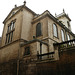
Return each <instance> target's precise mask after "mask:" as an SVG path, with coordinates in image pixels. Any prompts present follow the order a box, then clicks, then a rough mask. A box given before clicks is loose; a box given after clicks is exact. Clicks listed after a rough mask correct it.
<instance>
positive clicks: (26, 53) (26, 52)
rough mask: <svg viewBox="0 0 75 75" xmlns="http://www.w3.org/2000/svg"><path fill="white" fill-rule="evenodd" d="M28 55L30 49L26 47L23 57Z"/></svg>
mask: <svg viewBox="0 0 75 75" xmlns="http://www.w3.org/2000/svg"><path fill="white" fill-rule="evenodd" d="M29 54H30V47H26V48H25V52H24V55H29Z"/></svg>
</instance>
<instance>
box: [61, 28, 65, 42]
mask: <svg viewBox="0 0 75 75" xmlns="http://www.w3.org/2000/svg"><path fill="white" fill-rule="evenodd" d="M62 31H63V38H64V40H63V38H62ZM61 39H62V41H65V33H64V30H63V29H61Z"/></svg>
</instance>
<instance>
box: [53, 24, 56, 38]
mask: <svg viewBox="0 0 75 75" xmlns="http://www.w3.org/2000/svg"><path fill="white" fill-rule="evenodd" d="M53 33H54V36H55V37H57V26H56V24H53Z"/></svg>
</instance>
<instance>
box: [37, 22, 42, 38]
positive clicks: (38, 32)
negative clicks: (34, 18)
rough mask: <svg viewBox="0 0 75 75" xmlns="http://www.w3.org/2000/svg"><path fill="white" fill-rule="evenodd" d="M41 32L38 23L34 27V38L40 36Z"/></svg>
mask: <svg viewBox="0 0 75 75" xmlns="http://www.w3.org/2000/svg"><path fill="white" fill-rule="evenodd" d="M41 34H42V32H41V23H38V24H37V25H36V37H38V36H41Z"/></svg>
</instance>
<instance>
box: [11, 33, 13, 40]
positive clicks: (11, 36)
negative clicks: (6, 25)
mask: <svg viewBox="0 0 75 75" xmlns="http://www.w3.org/2000/svg"><path fill="white" fill-rule="evenodd" d="M12 38H13V32H12V33H11V41H12Z"/></svg>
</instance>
